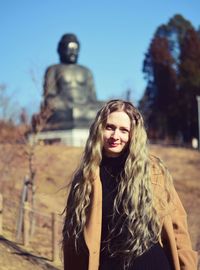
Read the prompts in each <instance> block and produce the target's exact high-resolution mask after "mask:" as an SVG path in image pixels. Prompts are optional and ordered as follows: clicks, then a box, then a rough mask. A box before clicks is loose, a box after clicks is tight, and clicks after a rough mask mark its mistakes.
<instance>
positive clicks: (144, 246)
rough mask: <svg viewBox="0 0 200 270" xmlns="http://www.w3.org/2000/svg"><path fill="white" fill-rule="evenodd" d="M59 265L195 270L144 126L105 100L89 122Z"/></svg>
mask: <svg viewBox="0 0 200 270" xmlns="http://www.w3.org/2000/svg"><path fill="white" fill-rule="evenodd" d="M63 250H64V268H65V270H76V269H77V270H79V269H80V270H98V269H100V270H110V269H111V270H112V269H115V270H123V269H128V270H133V269H134V270H144V269H148V270H150V269H153V270H158V269H159V270H160V269H162V270H172V269H173V270H174V269H175V270H195V269H197V268H196V253H195V252H194V251H193V250H192V247H191V242H190V238H189V235H188V232H187V222H186V213H185V211H184V209H183V206H182V204H181V202H180V200H179V198H178V195H177V193H176V191H175V189H174V186H173V184H172V181H171V178H170V175H169V173H168V171H167V170H166V169H165V167H164V166H163V164H162V163H161V161H160V160H159V159H158V158H156V157H153V156H151V155H150V154H149V153H148V148H147V136H146V131H145V129H144V123H143V119H142V116H141V114H140V113H139V112H138V110H137V109H136V108H135V107H134V106H133V105H132V104H131V103H130V102H127V101H122V100H111V101H109V102H108V103H107V104H105V106H104V107H103V108H102V109H101V110H100V111H99V112H98V113H97V116H96V119H95V120H94V123H93V124H92V125H91V128H90V134H89V137H88V140H87V143H86V147H85V151H84V156H83V159H82V162H81V164H80V166H79V167H78V169H77V172H76V174H75V175H74V177H73V179H72V186H71V190H70V194H69V197H68V202H67V206H66V218H65V223H64V227H63Z"/></svg>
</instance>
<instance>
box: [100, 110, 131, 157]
mask: <svg viewBox="0 0 200 270" xmlns="http://www.w3.org/2000/svg"><path fill="white" fill-rule="evenodd" d="M130 129H131V121H130V118H129V116H128V114H126V113H125V112H123V111H119V112H118V111H117V112H112V113H111V114H109V115H108V118H107V122H106V127H105V130H104V132H103V149H104V151H105V154H106V156H108V157H117V156H119V155H120V154H121V153H122V151H123V150H124V149H125V148H126V146H127V145H128V143H129V140H130V136H129V135H130Z"/></svg>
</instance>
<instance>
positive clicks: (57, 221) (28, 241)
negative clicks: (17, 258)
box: [0, 193, 63, 263]
mask: <svg viewBox="0 0 200 270" xmlns="http://www.w3.org/2000/svg"><path fill="white" fill-rule="evenodd" d="M13 206H14V207H15V208H16V209H15V210H14V209H13ZM17 207H18V206H17V204H16V203H15V202H13V201H11V200H10V199H9V200H6V199H5V200H4V198H3V195H2V194H1V193H0V235H2V236H4V235H5V236H6V237H8V238H11V240H16V239H13V238H15V237H16V222H13V221H14V220H15V221H16V220H17V215H16V213H17ZM8 212H9V213H10V215H8ZM13 213H14V215H13ZM12 215H13V216H12ZM31 215H33V217H34V219H36V221H35V224H34V225H35V227H36V230H35V229H34V233H32V234H31ZM41 218H42V220H43V222H41ZM45 219H46V220H47V219H48V221H46V222H45ZM37 221H38V222H37ZM62 223H63V222H62V219H61V218H60V217H59V215H58V214H57V213H44V212H41V211H38V210H35V209H34V210H33V209H31V207H30V204H29V203H28V202H24V205H23V230H22V240H23V241H22V243H21V244H22V245H24V246H25V247H29V248H30V247H33V248H34V247H35V248H34V249H35V250H36V249H37V247H38V246H39V244H38V242H40V245H44V244H45V245H46V246H48V248H50V252H49V251H45V252H43V253H44V254H42V255H43V256H45V257H49V253H50V254H51V255H50V260H52V261H53V262H55V263H57V262H59V261H60V260H61V258H60V257H61V256H60V251H61V247H60V242H61V229H62ZM38 228H39V230H38V231H37V229H38ZM37 233H38V234H40V236H39V239H40V241H39V240H38V242H37V241H34V240H33V239H34V238H37ZM42 237H43V239H41V238H42ZM49 237H50V241H49ZM34 242H35V243H34ZM49 242H50V243H49ZM41 253H42V252H40V255H41Z"/></svg>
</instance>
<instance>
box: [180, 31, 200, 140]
mask: <svg viewBox="0 0 200 270" xmlns="http://www.w3.org/2000/svg"><path fill="white" fill-rule="evenodd" d="M199 95H200V36H199V35H198V32H197V31H195V30H193V29H190V30H188V31H187V33H186V35H185V38H184V41H183V43H182V45H181V54H180V65H179V104H180V105H179V107H180V120H179V122H180V123H181V130H182V134H183V136H184V141H186V142H189V141H191V139H192V138H193V137H198V108H197V100H196V97H197V96H199Z"/></svg>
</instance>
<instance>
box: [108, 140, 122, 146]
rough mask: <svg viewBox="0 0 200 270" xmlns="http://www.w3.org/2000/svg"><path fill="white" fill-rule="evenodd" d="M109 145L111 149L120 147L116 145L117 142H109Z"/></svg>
mask: <svg viewBox="0 0 200 270" xmlns="http://www.w3.org/2000/svg"><path fill="white" fill-rule="evenodd" d="M108 145H109V147H117V146H118V145H119V143H116V142H115V141H113V140H109V141H108Z"/></svg>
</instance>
